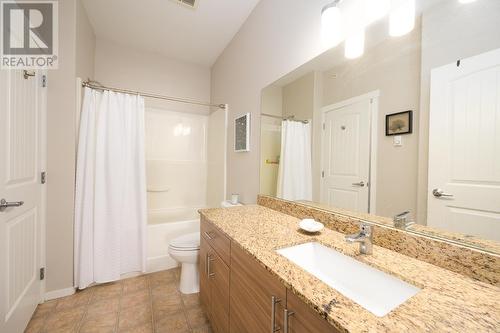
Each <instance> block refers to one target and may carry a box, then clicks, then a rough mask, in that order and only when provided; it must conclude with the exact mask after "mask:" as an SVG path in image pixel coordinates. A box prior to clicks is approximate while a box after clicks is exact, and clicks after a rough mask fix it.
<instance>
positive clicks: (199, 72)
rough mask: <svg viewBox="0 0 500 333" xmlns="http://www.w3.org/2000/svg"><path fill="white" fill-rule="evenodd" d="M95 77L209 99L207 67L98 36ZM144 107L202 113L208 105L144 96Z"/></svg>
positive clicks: (135, 87)
mask: <svg viewBox="0 0 500 333" xmlns="http://www.w3.org/2000/svg"><path fill="white" fill-rule="evenodd" d="M95 78H96V80H97V81H99V82H101V83H102V84H104V85H108V86H112V87H119V88H124V89H130V90H140V91H145V92H152V93H157V94H162V95H167V96H175V97H184V98H189V99H196V100H201V101H210V69H209V68H208V67H204V66H199V65H193V64H190V63H186V62H182V61H176V60H171V59H169V58H166V57H164V56H161V55H158V54H154V53H149V52H144V51H142V50H138V49H132V48H129V47H124V46H121V45H118V44H116V43H113V42H110V41H107V40H101V39H97V44H96V55H95ZM146 107H158V108H164V109H168V110H171V111H179V112H192V113H205V114H208V112H209V110H208V108H207V107H199V106H194V105H191V104H182V103H172V102H166V101H163V100H158V99H146Z"/></svg>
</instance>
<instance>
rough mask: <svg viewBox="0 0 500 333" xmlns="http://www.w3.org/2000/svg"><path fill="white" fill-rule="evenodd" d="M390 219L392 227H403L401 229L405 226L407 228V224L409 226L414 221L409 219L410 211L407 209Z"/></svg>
mask: <svg viewBox="0 0 500 333" xmlns="http://www.w3.org/2000/svg"><path fill="white" fill-rule="evenodd" d="M392 221H393V223H394V227H396V228H398V229H403V230H405V229H406V228H408V227H409V226H411V225H412V224H414V223H415V222H413V221H412V220H411V219H410V211H409V210H407V211H406V212H402V213H400V214H398V215H396V216H394V217H393V219H392Z"/></svg>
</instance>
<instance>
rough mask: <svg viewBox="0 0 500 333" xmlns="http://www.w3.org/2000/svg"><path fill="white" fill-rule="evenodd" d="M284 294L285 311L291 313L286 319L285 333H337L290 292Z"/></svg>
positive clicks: (337, 332)
mask: <svg viewBox="0 0 500 333" xmlns="http://www.w3.org/2000/svg"><path fill="white" fill-rule="evenodd" d="M286 293H287V295H286V301H287V303H286V304H287V309H288V311H289V312H293V314H292V315H291V316H289V318H288V332H286V333H339V331H338V330H336V329H335V328H334V327H333V326H332V325H330V323H328V322H327V321H326V320H325V319H323V318H321V316H320V315H319V314H318V313H317V312H315V311H314V310H313V309H311V308H310V307H309V306H308V305H307V304H305V303H304V302H303V301H302V300H301V299H299V298H298V297H297V296H295V295H294V294H293V293H292V292H291V291H290V290H287V292H286Z"/></svg>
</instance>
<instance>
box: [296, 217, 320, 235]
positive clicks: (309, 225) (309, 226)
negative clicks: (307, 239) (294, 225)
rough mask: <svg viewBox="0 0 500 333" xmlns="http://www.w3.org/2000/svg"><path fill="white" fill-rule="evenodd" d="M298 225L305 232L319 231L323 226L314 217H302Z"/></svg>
mask: <svg viewBox="0 0 500 333" xmlns="http://www.w3.org/2000/svg"><path fill="white" fill-rule="evenodd" d="M299 227H300V229H302V230H304V231H307V232H319V231H321V229H323V228H324V225H323V223H320V222H317V221H315V220H314V219H303V220H302V221H300V222H299Z"/></svg>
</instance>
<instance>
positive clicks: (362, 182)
mask: <svg viewBox="0 0 500 333" xmlns="http://www.w3.org/2000/svg"><path fill="white" fill-rule="evenodd" d="M352 186H359V187H364V186H365V182H364V181H360V182H359V183H352Z"/></svg>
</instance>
